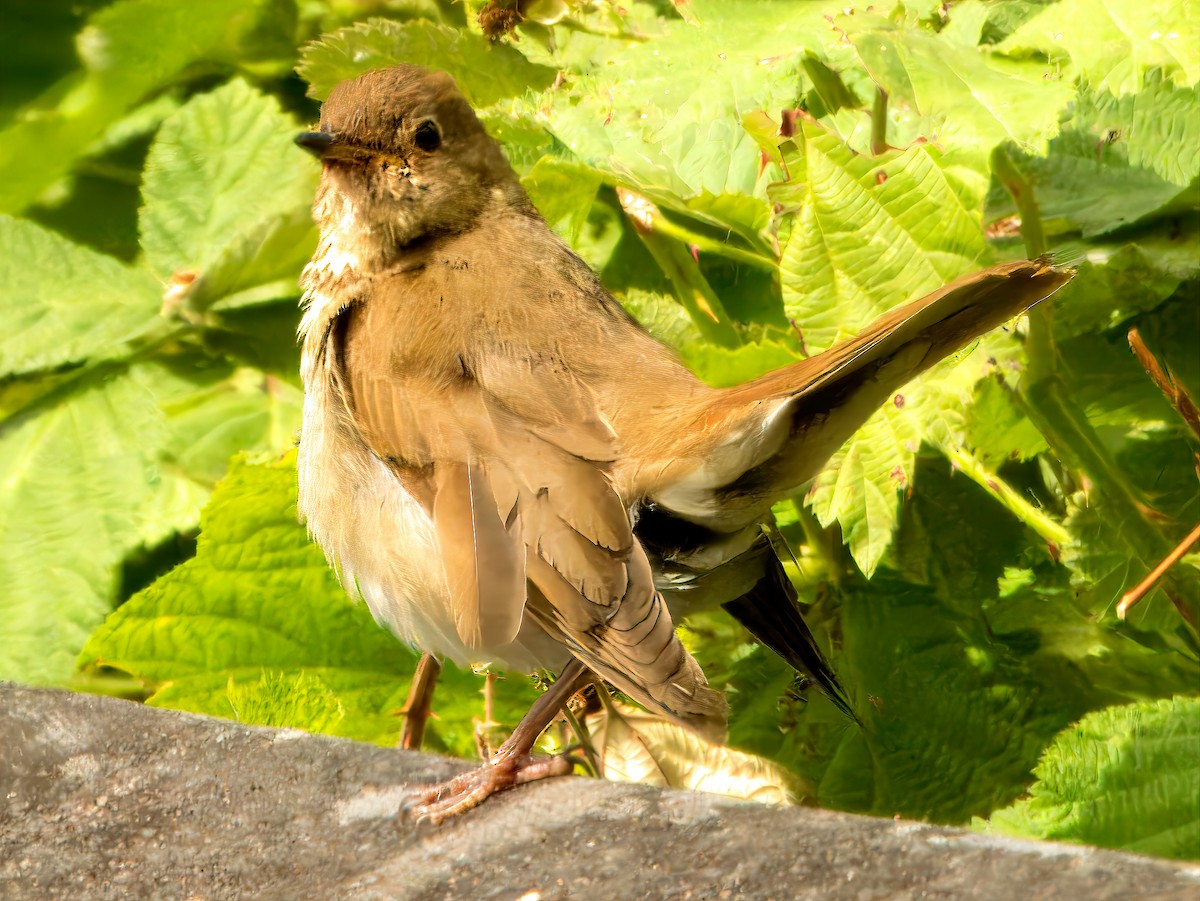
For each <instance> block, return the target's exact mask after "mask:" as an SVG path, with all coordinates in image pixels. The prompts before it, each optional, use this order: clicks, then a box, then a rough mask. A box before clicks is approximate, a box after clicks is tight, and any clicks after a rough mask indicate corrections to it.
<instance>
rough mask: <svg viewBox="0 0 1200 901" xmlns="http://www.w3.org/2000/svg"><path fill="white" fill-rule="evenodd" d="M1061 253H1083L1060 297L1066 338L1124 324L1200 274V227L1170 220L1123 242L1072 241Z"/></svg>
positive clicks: (1058, 314)
mask: <svg viewBox="0 0 1200 901" xmlns="http://www.w3.org/2000/svg"><path fill="white" fill-rule="evenodd" d="M1056 252H1058V253H1061V254H1062V255H1063V256H1064V257H1066V258H1067V259H1071V258H1073V257H1076V256H1077V255H1078V256H1082V257H1083V261H1082V262H1081V263H1080V264H1079V266H1078V267H1077V269H1078V273H1077V275H1076V276H1075V278H1074V279H1073V280H1072V281H1071V282H1070V283H1069V284H1067V285H1065V286H1064V287H1063V289H1062V290H1061V291H1060V292H1059V293H1058V294H1056V295H1055V297H1054V333H1055V335H1056V336H1057V337H1058V339H1059V340H1066V339H1068V338H1073V337H1075V336H1076V335H1083V334H1087V333H1090V332H1103V331H1107V330H1108V329H1112V328H1115V327H1119V326H1120V325H1121V324H1122V323H1126V322H1128V321H1129V320H1130V319H1131V318H1132V317H1133V316H1135V315H1136V314H1138V313H1144V312H1147V311H1149V310H1153V309H1155V308H1156V307H1158V306H1159V305H1160V304H1161V303H1162V302H1163V301H1164V300H1166V299H1167V298H1168V297H1170V296H1171V295H1172V294H1174V293H1175V291H1176V290H1177V289H1178V288H1179V287H1180V285H1181V284H1183V283H1184V282H1185V281H1186V280H1187V279H1190V278H1195V277H1196V275H1197V274H1200V229H1198V228H1196V227H1195V225H1190V227H1189V225H1186V224H1185V225H1182V226H1176V225H1174V224H1169V225H1167V226H1166V227H1165V228H1163V229H1161V230H1159V231H1157V232H1151V233H1149V234H1143V235H1141V236H1139V237H1137V238H1136V239H1134V240H1132V241H1127V242H1125V243H1122V244H1099V245H1098V244H1084V243H1079V242H1069V243H1065V244H1061V245H1059V246H1058V247H1057V248H1056Z"/></svg>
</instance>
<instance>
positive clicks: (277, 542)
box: [80, 454, 535, 754]
mask: <svg viewBox="0 0 1200 901" xmlns="http://www.w3.org/2000/svg"><path fill="white" fill-rule="evenodd" d="M416 660H417V657H416V655H415V654H414V653H413V652H412V651H411V650H409V649H407V648H405V647H404V646H403V645H402V644H400V643H399V642H398V641H397V640H396V639H395V638H394V637H393V636H392V635H390V634H389V633H387V632H385V631H384V630H383V629H381V628H380V627H379V626H377V625H376V624H375V623H374V622H373V621H372V619H371V614H370V613H369V612H368V611H367V609H366V607H365V606H364V605H361V604H353V603H351V601H350V599H349V598H348V597H347V596H346V594H345V592H344V591H343V590H342V588H341V586H340V585H338V583H337V580H336V578H335V577H334V575H333V572H332V570H331V569H330V568H329V565H328V564H327V563H326V561H325V558H324V556H323V555H322V554H321V552H320V550H319V549H318V548H317V547H316V545H314V544H313V543H312V541H311V540H310V538H309V536H308V534H307V532H306V530H305V529H304V527H303V526H302V525H301V524H300V523H299V521H298V519H297V515H296V471H295V458H294V454H293V455H288V456H287V457H285V458H283V459H282V460H280V461H278V462H276V463H273V464H269V465H258V466H254V465H249V464H247V463H246V462H238V461H235V463H234V464H233V465H232V466H231V468H230V472H229V475H228V476H227V477H226V478H225V479H224V480H223V481H222V482H221V483H220V485H219V486H218V488H217V490H216V491H215V492H214V494H213V497H212V500H211V501H210V503H209V504H208V506H207V507H206V508H205V510H204V513H203V514H202V518H201V533H200V539H199V546H198V549H197V553H196V557H195V558H194V559H192V560H189V561H188V562H186V563H184V564H182V565H180V566H179V567H177V568H176V569H174V570H173V571H172V572H170V573H168V574H167V575H166V576H164V577H163V578H161V579H159V580H158V581H157V582H155V583H154V584H153V585H151V586H150V587H149V588H147V589H145V590H144V591H142V592H140V593H139V594H137V595H135V596H134V597H133V598H132V599H131V600H129V601H128V602H126V603H125V604H123V605H122V606H121V607H120V608H118V610H117V611H116V612H115V613H113V614H112V615H111V616H110V617H109V618H108V620H107V621H106V622H105V623H104V625H103V626H101V627H100V628H99V629H97V630H96V632H95V633H94V634H93V635H92V636H91V638H90V639H89V640H88V642H87V645H86V646H85V647H84V650H83V652H82V654H81V655H80V663H81V664H83V665H88V666H91V665H96V664H104V665H107V666H112V667H116V668H118V669H121V670H123V671H125V672H128V673H130V674H131V675H133V676H135V677H136V678H138V679H140V680H143V681H144V682H146V683H147V684H148V686H149V687H150V688H151V690H152V691H153V692H155V693H154V694H153V695H152V696H151V698H150V703H152V704H162V705H164V706H171V707H177V708H180V709H186V710H195V711H198V712H205V713H210V714H213V715H216V716H225V717H237V718H243V719H244V718H245V717H246V716H248V715H250V714H251V713H253V715H254V716H255V717H256V719H255V720H254V721H256V722H270V723H273V724H275V725H282V724H285V723H287V724H289V725H297V726H306V727H309V728H317V727H319V726H321V725H322V724H327V725H328V726H329V728H330V729H331V730H332V731H333V732H334V733H335V734H339V735H346V736H351V737H358V738H367V739H371V740H376V741H383V742H389V741H390V742H394V741H395V739H396V736H397V734H398V732H399V729H400V720H399V718H398V717H396V716H393V713H394V712H395V710H396V708H397V707H398V706H399V705H400V704H401V703H402V701H403V697H404V692H405V690H406V687H407V682H408V677H409V674H410V673H411V672H412V671H413V668H414V667H415V665H416ZM314 680H317V681H314ZM441 681H442V683H443V690H442V691H441V692H439V695H438V698H437V701H436V702H435V705H434V711H435V714H436V715H437V716H436V719H435V720H434V722H433V723H431V725H430V729H431V730H432V731H433V732H434V733H435V735H434V737H433V738H432V742H433V744H434V745H435V746H439V747H443V748H450V749H452V750H454V751H456V752H458V753H460V754H468V753H470V751H471V748H472V747H473V738H472V727H471V717H472V715H473V714H478V713H480V712H482V710H481V707H482V705H479V704H476V703H474V702H473V701H472V694H473V691H472V689H474V690H476V691H477V690H478V688H479V687H481V680H479V679H478V678H477V677H475V676H474V675H473V674H471V673H467V672H462V671H458V670H454V669H453V668H450V667H447V669H446V671H445V672H444V674H443V677H442V680H441ZM289 685H290V686H292V687H294V688H296V690H303V691H304V692H306V693H307V692H310V691H316V693H317V694H318V695H320V697H321V698H322V699H323V700H322V701H321V709H322V710H323V711H325V713H321V714H320V715H319V716H318V715H313V716H308V715H303V716H302V715H300V713H298V712H297V711H298V708H297V706H296V705H295V703H294V701H292V700H290V699H289V698H288V697H287V693H286V691H284V690H283V688H284V687H286V686H289ZM317 689H319V691H317ZM534 696H535V695H533V694H532V693H531V692H529V691H528V690H522V685H521V683H520V682H519V681H513V682H510V683H509V684H508V685H507V686H506V688H505V691H503V692H501V702H502V705H501V709H502V710H503V711H504V713H503V716H504V717H505V718H506V719H508V717H509V716H513V715H514V713H515V711H516V710H519V709H520V708H521V707H522V706H523V705H524V704H526V703H528V702H529V701H531V700H532V698H533V697H534ZM239 698H240V699H241V700H242V701H243V707H242V708H241V709H239V708H238V700H239ZM247 699H250V700H251V701H252V703H250V704H249V705H246V704H245V701H246V700H247ZM338 705H340V708H341V712H342V715H337V716H332V717H331V718H327V717H326V714H328V713H329V711H330V710H331V709H333V708H336V707H337V706H338Z"/></svg>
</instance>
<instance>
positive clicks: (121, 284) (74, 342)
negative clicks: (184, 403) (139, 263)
mask: <svg viewBox="0 0 1200 901" xmlns="http://www.w3.org/2000/svg"><path fill="white" fill-rule="evenodd" d="M0 246H2V247H3V248H4V253H3V256H2V257H0V284H2V285H3V286H4V290H3V291H2V292H0V315H2V316H3V318H4V322H5V332H4V335H3V336H2V337H0V377H8V376H14V375H26V374H29V373H33V372H36V371H38V370H42V369H50V368H53V367H56V366H62V365H64V364H68V363H76V362H80V361H82V360H85V359H89V358H90V359H101V358H112V357H116V356H120V355H122V354H123V353H125V352H126V351H127V349H128V343H129V342H130V341H131V340H133V339H134V338H136V337H138V336H139V335H142V334H145V332H146V331H147V330H148V329H149V328H151V327H152V326H153V325H154V323H155V322H156V321H158V309H159V305H160V302H161V301H160V297H159V287H158V284H157V282H156V281H155V279H154V277H153V276H151V275H150V274H148V273H146V272H143V271H140V270H137V269H131V268H130V267H128V266H125V265H124V264H122V263H120V262H118V261H117V260H115V259H113V258H112V257H110V256H105V255H104V254H100V253H96V252H95V251H94V250H89V249H87V248H85V247H80V246H78V245H76V244H72V243H71V242H70V241H67V240H66V239H64V238H62V237H61V236H60V235H58V234H56V233H54V232H52V231H48V230H46V229H44V228H42V227H41V226H38V225H35V224H34V223H32V222H29V221H27V220H22V219H13V218H10V217H8V216H0Z"/></svg>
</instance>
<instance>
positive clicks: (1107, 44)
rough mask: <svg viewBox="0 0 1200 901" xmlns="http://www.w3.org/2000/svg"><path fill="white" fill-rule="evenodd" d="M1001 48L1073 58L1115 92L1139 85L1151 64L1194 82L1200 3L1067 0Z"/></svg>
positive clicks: (1058, 61) (1199, 62)
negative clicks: (1198, 7) (1199, 4)
mask: <svg viewBox="0 0 1200 901" xmlns="http://www.w3.org/2000/svg"><path fill="white" fill-rule="evenodd" d="M1000 49H1002V50H1004V51H1006V52H1009V53H1013V54H1018V53H1039V54H1043V55H1045V56H1046V57H1047V58H1048V59H1049V61H1050V63H1051V64H1052V65H1055V66H1062V65H1064V64H1066V63H1068V62H1069V63H1070V64H1072V67H1073V70H1074V71H1075V72H1077V73H1078V75H1079V76H1080V77H1081V78H1083V79H1084V80H1085V81H1087V82H1089V83H1090V84H1091V85H1092V86H1093V87H1095V88H1107V89H1108V90H1110V91H1112V92H1113V93H1115V94H1124V93H1128V92H1130V91H1136V90H1137V89H1138V88H1140V87H1141V86H1142V84H1143V83H1144V79H1145V75H1146V73H1147V72H1148V71H1149V70H1151V69H1160V70H1162V71H1163V72H1164V73H1166V75H1167V76H1168V77H1169V78H1170V79H1171V80H1172V81H1175V82H1176V83H1177V84H1180V85H1183V86H1191V85H1193V84H1195V83H1196V82H1197V80H1200V9H1197V7H1196V4H1195V3H1192V2H1190V0H1062V2H1060V3H1055V4H1053V5H1050V6H1047V7H1046V9H1045V10H1044V11H1043V12H1042V13H1041V14H1040V15H1038V16H1035V17H1034V18H1032V19H1030V20H1029V21H1027V22H1026V23H1025V24H1024V25H1022V26H1021V27H1020V28H1018V29H1017V31H1016V32H1015V33H1014V34H1012V35H1010V36H1009V37H1008V39H1007V40H1005V41H1004V43H1003V44H1001V45H1000Z"/></svg>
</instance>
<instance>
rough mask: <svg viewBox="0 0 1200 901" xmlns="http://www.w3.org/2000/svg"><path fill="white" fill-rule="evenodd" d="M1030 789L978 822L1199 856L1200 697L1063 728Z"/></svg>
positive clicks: (1092, 717)
mask: <svg viewBox="0 0 1200 901" xmlns="http://www.w3.org/2000/svg"><path fill="white" fill-rule="evenodd" d="M1034 772H1035V774H1036V775H1037V777H1038V781H1037V782H1035V783H1034V784H1033V786H1032V787H1031V788H1030V789H1029V796H1028V797H1027V798H1025V799H1024V800H1021V801H1018V802H1017V803H1016V804H1013V805H1012V806H1011V807H1008V808H1005V809H1004V810H998V811H996V812H995V813H993V814H992V815H991V817H990V818H989V819H988V820H987V821H986V822H980V823H978V824H977V825H978V827H979V828H983V829H986V830H987V831H989V832H999V833H1003V834H1007V835H1018V836H1024V837H1029V838H1040V839H1058V840H1065V841H1076V842H1085V843H1087V844H1091V845H1100V846H1101V847H1105V848H1120V849H1122V850H1125V851H1134V852H1137V853H1140V854H1156V855H1160V856H1162V857H1174V858H1179V859H1191V860H1198V859H1200V699H1197V698H1195V697H1175V698H1171V699H1169V700H1162V701H1153V702H1149V701H1147V702H1143V703H1140V704H1130V705H1126V706H1121V707H1109V708H1107V709H1105V710H1099V711H1096V712H1095V713H1091V714H1088V715H1087V716H1085V717H1084V718H1083V719H1082V720H1080V721H1079V723H1077V724H1076V725H1074V726H1071V727H1070V728H1068V729H1066V730H1064V731H1063V732H1062V733H1060V734H1059V735H1058V737H1056V738H1055V739H1054V741H1053V742H1052V743H1051V745H1050V746H1049V747H1048V748H1047V749H1046V752H1045V753H1044V754H1043V755H1042V759H1041V761H1040V762H1039V763H1038V765H1037V769H1036V770H1035V771H1034Z"/></svg>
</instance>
